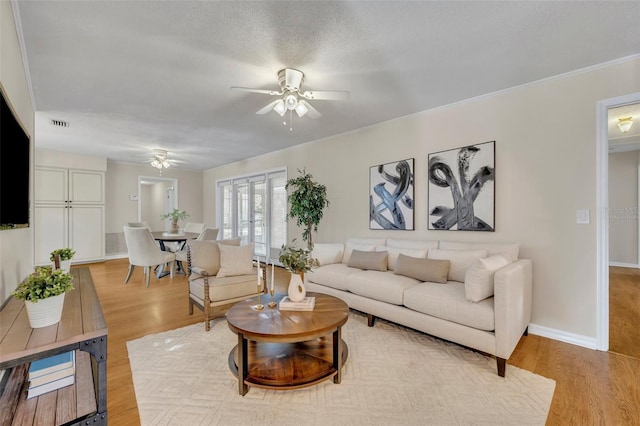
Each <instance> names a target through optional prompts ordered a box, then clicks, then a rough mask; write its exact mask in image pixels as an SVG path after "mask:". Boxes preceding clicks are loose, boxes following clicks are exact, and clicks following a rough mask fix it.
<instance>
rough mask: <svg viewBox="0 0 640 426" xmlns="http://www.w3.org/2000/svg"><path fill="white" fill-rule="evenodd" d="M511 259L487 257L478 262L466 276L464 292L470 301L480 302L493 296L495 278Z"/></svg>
mask: <svg viewBox="0 0 640 426" xmlns="http://www.w3.org/2000/svg"><path fill="white" fill-rule="evenodd" d="M509 263H511V262H510V261H509V259H507V258H506V257H504V256H503V255H500V254H496V255H495V256H489V257H485V258H484V259H478V260H476V261H475V262H474V263H473V264H472V265H471V266H469V268H468V269H467V273H466V274H465V276H464V291H465V295H466V298H467V300H468V301H470V302H479V301H481V300H484V299H486V298H487V297H491V296H493V276H494V275H495V273H496V271H497V270H498V269H500V268H502V267H503V266H507V265H508V264H509Z"/></svg>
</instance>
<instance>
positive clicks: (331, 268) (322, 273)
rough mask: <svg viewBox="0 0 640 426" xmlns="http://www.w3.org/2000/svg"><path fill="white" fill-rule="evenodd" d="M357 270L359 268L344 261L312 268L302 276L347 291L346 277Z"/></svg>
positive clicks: (313, 281)
mask: <svg viewBox="0 0 640 426" xmlns="http://www.w3.org/2000/svg"><path fill="white" fill-rule="evenodd" d="M358 271H360V269H356V268H350V267H348V266H347V265H346V264H345V263H333V264H331V265H325V266H321V267H319V268H314V269H313V270H311V271H309V272H307V273H306V274H304V278H305V279H306V280H309V281H311V282H312V283H316V284H321V285H325V286H327V287H331V288H335V289H337V290H343V291H347V280H348V277H349V276H350V275H351V274H352V273H354V272H358Z"/></svg>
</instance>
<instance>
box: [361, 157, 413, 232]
mask: <svg viewBox="0 0 640 426" xmlns="http://www.w3.org/2000/svg"><path fill="white" fill-rule="evenodd" d="M369 188H370V191H369V229H399V230H409V231H412V230H413V197H414V186H413V158H410V159H408V160H402V161H396V162H394V163H387V164H380V165H378V166H373V167H371V168H370V169H369Z"/></svg>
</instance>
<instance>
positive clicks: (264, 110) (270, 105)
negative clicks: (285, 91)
mask: <svg viewBox="0 0 640 426" xmlns="http://www.w3.org/2000/svg"><path fill="white" fill-rule="evenodd" d="M278 102H282V99H278V100H277V101H273V102H269V103H268V104H267V105H266V106H265V107H263V108H261V109H259V110H258V111H256V114H266V113H268V112H269V111H271V110H272V109H273V107H274V106H276V104H277V103H278Z"/></svg>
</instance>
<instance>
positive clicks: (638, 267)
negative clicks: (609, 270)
mask: <svg viewBox="0 0 640 426" xmlns="http://www.w3.org/2000/svg"><path fill="white" fill-rule="evenodd" d="M609 266H619V267H620V268H635V269H640V265H638V264H634V263H624V262H609Z"/></svg>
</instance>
